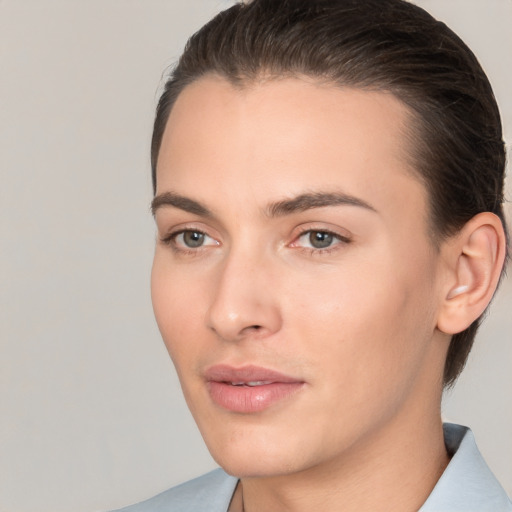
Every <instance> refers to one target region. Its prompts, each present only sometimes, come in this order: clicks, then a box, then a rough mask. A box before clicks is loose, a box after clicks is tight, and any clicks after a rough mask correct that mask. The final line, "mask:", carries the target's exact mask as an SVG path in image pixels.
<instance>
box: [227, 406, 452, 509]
mask: <svg viewBox="0 0 512 512" xmlns="http://www.w3.org/2000/svg"><path fill="white" fill-rule="evenodd" d="M396 421H397V422H398V423H395V422H393V424H390V425H388V426H386V428H385V429H383V430H379V432H378V433H375V434H371V435H369V436H368V438H366V439H364V440H363V441H362V442H361V443H359V444H358V446H353V447H352V448H351V449H350V450H348V451H347V452H346V453H344V455H343V459H342V460H334V459H333V460H331V461H327V462H326V463H323V464H322V465H321V466H316V467H311V468H308V469H306V470H304V471H301V472H300V473H295V474H291V475H278V476H270V477H259V478H244V479H242V481H241V485H239V489H238V490H237V494H236V495H235V498H234V500H233V505H234V506H235V508H232V509H231V510H233V511H234V510H237V508H236V505H237V504H238V510H243V511H244V512H257V511H261V510H265V511H267V512H278V511H279V512H284V511H286V512H305V511H308V512H309V511H311V510H323V511H325V512H330V511H338V510H340V508H341V507H342V509H343V511H344V512H362V511H373V510H382V504H383V503H386V504H389V509H390V510H393V511H394V512H412V511H415V510H418V509H419V508H420V507H421V505H422V504H423V503H424V502H425V500H426V499H427V498H428V496H429V494H430V493H431V491H432V489H433V488H434V486H435V484H436V482H437V481H438V480H439V478H440V476H441V474H442V473H443V471H444V469H445V468H446V466H447V464H448V462H449V458H448V455H447V453H446V449H445V445H444V438H443V430H442V423H441V418H440V414H437V415H436V417H435V418H432V419H431V420H430V421H423V422H415V423H412V424H407V423H399V421H400V420H399V419H398V418H397V419H396Z"/></svg>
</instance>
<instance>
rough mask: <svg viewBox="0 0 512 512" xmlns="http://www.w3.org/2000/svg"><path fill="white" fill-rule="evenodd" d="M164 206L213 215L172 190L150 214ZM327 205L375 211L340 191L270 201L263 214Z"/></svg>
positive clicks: (156, 200) (159, 198)
mask: <svg viewBox="0 0 512 512" xmlns="http://www.w3.org/2000/svg"><path fill="white" fill-rule="evenodd" d="M164 206H172V207H174V208H178V209H180V210H183V211H186V212H189V213H192V214H194V215H198V216H200V217H213V213H212V212H211V211H210V210H209V209H208V208H206V206H204V205H202V204H201V203H200V202H198V201H195V200H194V199H190V198H189V197H185V196H181V195H179V194H176V193H174V192H164V193H162V194H159V195H157V196H156V197H155V198H154V199H153V201H152V202H151V212H152V214H153V215H155V214H156V212H157V210H158V209H160V208H162V207H164ZM327 206H357V207H359V208H364V209H366V210H369V211H373V212H377V210H376V209H375V208H374V207H373V206H371V205H370V204H369V203H367V202H366V201H363V200H362V199H359V198H358V197H355V196H352V195H348V194H345V193H342V192H309V193H304V194H300V195H298V196H296V197H293V198H290V199H283V200H281V201H277V202H275V203H271V204H270V205H268V206H267V207H266V209H265V214H266V215H267V216H268V217H270V218H275V217H283V216H285V215H291V214H292V213H300V212H304V211H307V210H312V209H314V208H325V207H327Z"/></svg>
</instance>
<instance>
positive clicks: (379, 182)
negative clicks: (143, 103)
mask: <svg viewBox="0 0 512 512" xmlns="http://www.w3.org/2000/svg"><path fill="white" fill-rule="evenodd" d="M409 119H410V113H409V110H408V108H407V107H406V106H405V105H404V104H403V103H401V102H400V101H399V100H398V99H397V98H395V97H394V96H393V95H392V94H388V93H385V92H372V91H364V90H360V89H353V88H341V87H338V86H334V85H332V84H323V83H318V82H315V81H314V80H311V79H302V78H300V79H299V78H287V79H279V80H267V81H262V82H255V83H250V84H247V85H245V86H243V87H241V88H238V87H234V86H233V85H231V84H230V83H229V82H228V81H226V80H224V79H222V78H219V77H215V76H209V77H204V78H202V79H200V80H198V81H197V82H194V83H193V84H191V85H189V86H187V87H186V88H185V89H184V91H182V93H181V94H180V96H179V97H178V99H177V101H176V103H175V105H174V107H173V109H172V111H171V114H170V116H169V120H168V123H167V126H166V129H165V132H164V136H163V139H162V145H161V149H160V154H159V158H158V163H157V193H161V192H165V191H167V190H173V191H177V192H178V193H183V194H185V195H190V192H191V191H193V193H194V194H195V197H196V198H197V199H205V200H207V201H211V200H213V199H214V198H215V197H223V198H224V200H226V199H228V198H229V201H230V203H237V202H238V206H239V207H240V208H242V209H243V208H247V206H248V205H249V204H250V201H259V203H260V205H262V204H263V203H265V202H268V201H270V200H276V199H281V198H282V197H286V196H290V195H295V194H298V193H302V192H303V191H304V190H318V189H319V188H320V189H322V191H328V190H330V189H334V188H336V189H339V188H341V189H342V190H343V191H344V192H346V193H349V194H351V195H354V196H358V197H361V198H362V199H363V200H364V201H366V202H368V203H370V204H375V203H376V205H375V207H376V209H378V207H379V206H381V207H382V206H384V205H386V207H387V206H389V205H390V204H391V203H397V204H400V205H401V206H402V207H403V206H404V201H405V202H407V201H408V200H409V199H411V204H410V207H411V208H412V209H413V210H419V211H420V212H421V214H422V215H423V213H424V212H425V209H424V206H425V199H426V198H425V196H426V192H425V190H424V187H423V185H422V184H421V183H420V182H419V180H418V179H416V177H415V174H414V172H413V171H412V169H411V168H410V166H409V163H408V160H409V159H408V155H409V151H408V145H407V141H408V137H407V136H406V135H405V134H406V133H407V132H408V127H409V124H410V123H409ZM211 187H213V189H214V190H215V192H216V194H215V197H213V196H212V197H208V196H209V192H208V189H211ZM233 191H236V197H234V194H233ZM413 197H414V200H413V199H412V198H413Z"/></svg>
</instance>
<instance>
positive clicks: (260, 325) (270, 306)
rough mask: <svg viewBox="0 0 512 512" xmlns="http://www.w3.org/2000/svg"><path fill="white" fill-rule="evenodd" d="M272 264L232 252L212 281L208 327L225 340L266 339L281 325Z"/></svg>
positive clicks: (261, 259) (207, 318)
mask: <svg viewBox="0 0 512 512" xmlns="http://www.w3.org/2000/svg"><path fill="white" fill-rule="evenodd" d="M273 282H275V273H274V271H273V269H272V265H271V264H270V263H269V262H265V261H264V260H263V258H262V257H260V258H257V257H253V258H249V257H246V256H245V257H244V256H243V255H239V256H236V255H231V256H229V257H228V258H227V260H226V261H224V263H223V265H222V268H221V269H220V270H219V271H218V274H217V276H216V280H215V288H214V291H213V296H212V300H211V304H210V307H209V310H208V312H207V317H206V323H207V327H208V328H209V329H211V330H212V331H214V332H215V333H216V334H217V336H219V337H220V338H222V339H223V340H226V341H240V340H242V339H245V338H252V337H256V338H258V339H262V338H266V337H268V336H271V335H272V334H274V333H276V332H277V331H279V329H280V328H281V324H282V318H281V312H280V308H279V293H278V292H277V290H276V287H273V286H272V283H273Z"/></svg>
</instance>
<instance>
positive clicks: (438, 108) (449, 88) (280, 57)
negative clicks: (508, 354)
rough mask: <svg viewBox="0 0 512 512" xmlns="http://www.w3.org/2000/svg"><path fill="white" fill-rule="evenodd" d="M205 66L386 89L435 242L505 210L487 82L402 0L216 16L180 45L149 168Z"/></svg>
mask: <svg viewBox="0 0 512 512" xmlns="http://www.w3.org/2000/svg"><path fill="white" fill-rule="evenodd" d="M207 73H215V74H217V75H220V76H222V77H224V78H226V79H227V80H229V81H230V82H231V83H233V84H234V85H240V86H242V85H243V84H244V83H247V82H250V81H253V80H257V79H258V78H259V77H261V76H262V75H265V77H270V78H272V77H283V76H292V77H293V76H301V75H302V76H304V75H306V76H311V77H316V78H319V79H320V80H323V81H327V82H330V83H333V84H338V85H341V86H349V87H358V88H363V89H369V90H370V89H371V90H380V91H386V92H390V93H392V94H394V95H395V96H396V97H397V98H398V99H400V100H401V101H402V102H403V103H405V104H406V105H407V106H408V107H409V109H410V110H411V112H412V113H413V122H412V123H411V126H410V130H411V131H410V134H408V137H409V139H411V140H413V141H414V143H413V147H414V151H413V153H414V154H413V155H411V156H412V160H413V164H414V165H413V166H414V168H415V170H416V172H417V175H418V176H419V178H420V179H421V180H422V181H423V182H424V184H425V186H426V188H427V190H428V193H429V201H430V221H431V228H432V233H433V235H434V239H435V240H437V241H439V240H442V239H444V238H446V237H448V236H450V235H453V234H454V233H456V232H457V231H458V230H460V229H461V228H462V226H463V225H464V224H465V223H466V222H467V221H468V220H469V219H471V218H472V217H473V216H474V215H476V214H478V213H480V212H484V211H489V212H493V213H495V214H496V215H498V216H499V217H500V218H501V220H502V222H503V223H504V224H505V219H504V214H503V206H502V205H503V187H504V173H505V160H506V156H505V145H504V142H503V139H502V127H501V120H500V114H499V110H498V106H497V104H496V100H495V98H494V94H493V92H492V88H491V85H490V84H489V81H488V79H487V77H486V75H485V73H484V71H483V70H482V67H481V66H480V64H479V63H478V61H477V59H476V57H475V56H474V54H473V53H472V52H471V50H470V49H469V48H468V47H467V46H466V45H465V44H464V42H463V41H461V39H460V38H459V37H458V36H457V35H456V34H455V33H454V32H452V31H451V30H450V29H449V28H448V27H447V26H446V25H445V24H444V23H441V22H439V21H437V20H435V19H434V18H433V17H432V16H430V15H429V14H428V13H427V12H425V11H424V10H423V9H421V8H419V7H417V6H415V5H413V4H411V3H409V2H407V1H405V0H253V1H252V2H249V3H247V2H246V3H239V4H236V5H234V6H233V7H231V8H229V9H227V10H225V11H223V12H221V13H220V14H218V15H217V16H216V17H215V18H213V19H212V20H211V21H210V22H209V23H207V24H206V25H205V26H204V27H203V28H201V29H200V30H199V31H198V32H197V33H196V34H194V35H193V36H192V37H191V38H190V40H189V41H188V43H187V45H186V47H185V50H184V53H183V55H182V56H181V58H180V60H179V62H178V64H177V66H176V67H175V68H174V69H173V71H172V73H171V75H170V77H169V79H168V80H167V82H166V84H165V89H164V92H163V94H162V96H161V98H160V101H159V103H158V107H157V112H156V119H155V124H154V131H153V140H152V146H151V165H152V174H153V187H154V190H155V191H156V164H157V158H158V153H159V149H160V144H161V141H162V136H163V132H164V130H165V126H166V122H167V119H168V117H169V113H170V111H171V108H172V106H173V104H174V102H175V100H176V98H177V97H178V95H179V94H180V92H181V91H182V90H183V89H184V87H186V86H187V85H188V84H190V83H191V82H194V81H195V80H197V79H199V78H200V77H201V76H203V75H205V74H207ZM480 320H481V318H479V319H477V320H476V321H475V322H473V323H472V325H471V326H470V327H468V328H467V329H466V330H465V331H463V332H461V333H458V334H456V335H454V336H453V338H452V341H451V344H450V347H449V351H448V356H447V360H446V364H445V371H444V384H445V385H446V386H448V385H451V384H453V383H454V382H455V380H456V378H457V377H458V375H459V374H460V372H461V371H462V369H463V368H464V365H465V363H466V359H467V357H468V355H469V352H470V350H471V347H472V344H473V341H474V337H475V334H476V331H477V329H478V327H479V324H480Z"/></svg>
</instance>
